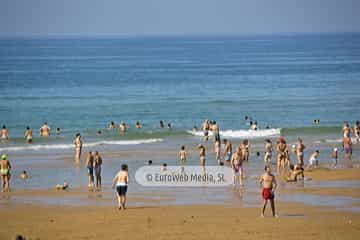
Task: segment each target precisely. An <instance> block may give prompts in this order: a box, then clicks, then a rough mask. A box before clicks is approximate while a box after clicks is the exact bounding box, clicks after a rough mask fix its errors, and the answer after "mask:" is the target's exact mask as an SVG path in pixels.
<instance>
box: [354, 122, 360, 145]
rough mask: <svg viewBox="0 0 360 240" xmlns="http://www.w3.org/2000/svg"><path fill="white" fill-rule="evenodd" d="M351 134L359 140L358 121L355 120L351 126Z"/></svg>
mask: <svg viewBox="0 0 360 240" xmlns="http://www.w3.org/2000/svg"><path fill="white" fill-rule="evenodd" d="M353 134H354V137H355V139H356V142H360V122H359V121H356V122H355V124H354V127H353Z"/></svg>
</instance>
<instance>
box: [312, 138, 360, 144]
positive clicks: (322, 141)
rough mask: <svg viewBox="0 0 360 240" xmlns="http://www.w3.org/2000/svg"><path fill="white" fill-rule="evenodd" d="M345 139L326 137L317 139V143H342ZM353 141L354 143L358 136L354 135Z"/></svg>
mask: <svg viewBox="0 0 360 240" xmlns="http://www.w3.org/2000/svg"><path fill="white" fill-rule="evenodd" d="M342 141H343V139H342V138H338V139H324V140H319V141H315V143H324V142H325V143H342ZM351 141H352V142H353V143H354V142H356V138H354V137H352V138H351Z"/></svg>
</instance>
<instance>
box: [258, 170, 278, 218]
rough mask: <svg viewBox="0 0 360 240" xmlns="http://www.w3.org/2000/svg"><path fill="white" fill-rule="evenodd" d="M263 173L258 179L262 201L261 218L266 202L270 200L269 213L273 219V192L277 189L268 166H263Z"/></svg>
mask: <svg viewBox="0 0 360 240" xmlns="http://www.w3.org/2000/svg"><path fill="white" fill-rule="evenodd" d="M264 170H265V173H264V174H263V175H262V176H261V177H260V180H259V184H260V188H261V189H262V197H263V199H264V205H263V207H262V211H261V217H264V213H265V209H266V205H267V203H268V201H269V200H270V204H271V211H272V215H273V217H276V215H275V202H274V199H275V194H274V192H275V190H276V187H277V183H276V179H275V176H274V175H273V174H272V173H271V169H270V167H269V166H265V169H264Z"/></svg>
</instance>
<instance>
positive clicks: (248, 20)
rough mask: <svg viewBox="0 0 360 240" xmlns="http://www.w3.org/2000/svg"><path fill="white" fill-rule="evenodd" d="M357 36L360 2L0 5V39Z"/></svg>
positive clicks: (114, 0) (97, 0)
mask: <svg viewBox="0 0 360 240" xmlns="http://www.w3.org/2000/svg"><path fill="white" fill-rule="evenodd" d="M298 32H300V33H301V32H360V0H0V36H28V35H36V36H39V35H40V36H43V35H174V34H176V35H179V34H180V35H208V34H210V35H217V34H219V35H222V34H226V35H239V34H263V33H264V34H269V33H270V34H271V33H298Z"/></svg>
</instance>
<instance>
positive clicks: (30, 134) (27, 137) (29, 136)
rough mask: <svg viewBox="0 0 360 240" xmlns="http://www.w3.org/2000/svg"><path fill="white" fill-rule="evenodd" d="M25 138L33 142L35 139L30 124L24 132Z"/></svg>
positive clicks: (27, 141)
mask: <svg viewBox="0 0 360 240" xmlns="http://www.w3.org/2000/svg"><path fill="white" fill-rule="evenodd" d="M24 138H25V141H26V143H32V139H33V137H32V131H31V130H30V127H29V126H27V127H26V130H25V133H24Z"/></svg>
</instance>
